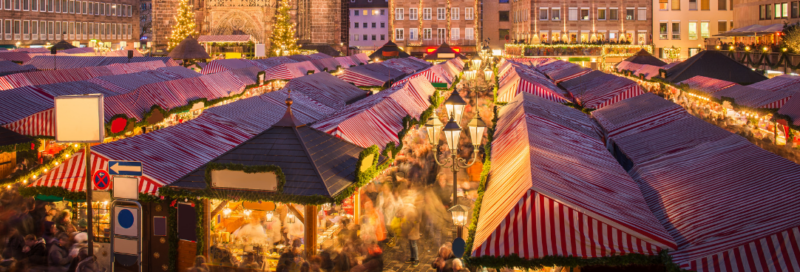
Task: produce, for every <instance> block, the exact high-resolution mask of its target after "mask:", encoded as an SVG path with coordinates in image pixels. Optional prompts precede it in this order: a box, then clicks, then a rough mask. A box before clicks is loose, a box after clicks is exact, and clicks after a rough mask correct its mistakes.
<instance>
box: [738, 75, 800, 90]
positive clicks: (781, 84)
mask: <svg viewBox="0 0 800 272" xmlns="http://www.w3.org/2000/svg"><path fill="white" fill-rule="evenodd" d="M798 85H800V76H790V75H779V76H776V77H773V78H770V79H767V80H764V81H759V82H756V83H753V84H750V85H747V87H751V88H756V89H762V90H766V91H770V92H775V91H780V90H785V89H789V88H791V89H797V88H798Z"/></svg>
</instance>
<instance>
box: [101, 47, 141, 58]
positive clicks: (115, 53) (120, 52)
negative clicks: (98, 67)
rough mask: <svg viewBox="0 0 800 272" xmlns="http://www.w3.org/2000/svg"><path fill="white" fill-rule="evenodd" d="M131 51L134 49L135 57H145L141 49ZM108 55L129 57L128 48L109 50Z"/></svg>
mask: <svg viewBox="0 0 800 272" xmlns="http://www.w3.org/2000/svg"><path fill="white" fill-rule="evenodd" d="M130 51H133V57H144V55H142V53H140V52H139V50H130ZM106 57H126V58H127V57H128V50H125V49H120V50H114V51H108V52H106Z"/></svg>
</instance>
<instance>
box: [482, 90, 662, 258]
mask: <svg viewBox="0 0 800 272" xmlns="http://www.w3.org/2000/svg"><path fill="white" fill-rule="evenodd" d="M494 133H495V135H497V137H496V138H495V139H494V140H493V142H492V148H491V157H492V160H491V161H492V164H491V169H490V170H489V178H488V180H487V181H486V184H485V187H482V188H484V192H481V193H480V194H481V195H482V196H481V197H480V199H479V200H478V202H479V203H480V205H478V206H476V207H475V214H476V216H475V217H474V218H475V219H476V220H477V222H473V224H472V225H471V227H470V237H469V238H468V239H469V240H468V241H467V250H468V255H469V256H468V257H467V263H469V264H471V265H478V266H484V267H491V268H502V267H507V268H514V269H534V270H537V269H540V268H542V267H549V268H550V269H556V270H555V271H559V270H560V269H561V268H579V267H582V266H588V265H592V266H600V267H603V266H626V265H634V264H635V265H639V266H640V268H644V269H656V267H658V266H659V265H662V264H663V262H662V260H661V255H662V254H664V250H671V249H674V248H676V242H675V241H674V239H673V238H672V237H671V236H670V235H669V233H668V232H667V231H666V230H665V229H664V227H663V226H662V225H661V224H660V223H659V221H658V220H657V217H656V216H654V215H653V213H652V212H651V211H650V210H649V208H648V206H647V203H646V202H645V198H644V197H643V196H642V193H641V191H640V190H639V187H638V186H637V185H636V183H635V182H634V181H633V180H632V179H631V178H630V176H628V174H627V173H626V172H625V170H624V169H623V168H622V167H621V166H620V165H619V164H618V163H617V161H616V160H615V159H614V157H612V156H611V154H610V153H609V152H608V150H606V148H605V144H604V142H603V138H602V137H601V135H599V133H598V128H597V127H596V125H595V124H594V122H593V121H592V120H591V119H590V118H589V117H588V116H586V115H585V114H584V113H582V112H580V111H578V110H576V109H572V108H570V107H567V106H564V105H561V104H558V103H556V102H552V101H549V100H547V99H544V98H541V97H538V96H536V95H532V94H528V93H525V94H521V95H518V96H517V97H516V98H515V99H514V100H513V101H511V102H510V103H509V105H507V106H505V107H503V108H502V109H501V110H500V114H499V120H498V121H497V127H496V131H495V132H494ZM567 142H569V143H579V144H564V143H567ZM482 186H483V185H482ZM475 219H474V220H475ZM642 266H643V267H642Z"/></svg>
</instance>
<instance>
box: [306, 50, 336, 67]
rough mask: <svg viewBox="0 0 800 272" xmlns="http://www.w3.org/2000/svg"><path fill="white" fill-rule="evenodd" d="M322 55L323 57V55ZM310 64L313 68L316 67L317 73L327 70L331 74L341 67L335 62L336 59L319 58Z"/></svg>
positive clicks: (312, 60)
mask: <svg viewBox="0 0 800 272" xmlns="http://www.w3.org/2000/svg"><path fill="white" fill-rule="evenodd" d="M318 54H322V53H318ZM323 55H325V54H323ZM310 56H311V55H309V57H310ZM326 56H327V55H326ZM311 63H313V64H314V66H316V67H317V69H318V70H317V71H323V70H327V71H329V72H332V71H336V69H339V67H340V66H341V64H339V62H338V61H336V59H335V58H333V57H327V58H320V59H311Z"/></svg>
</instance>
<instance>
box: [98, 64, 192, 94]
mask: <svg viewBox="0 0 800 272" xmlns="http://www.w3.org/2000/svg"><path fill="white" fill-rule="evenodd" d="M176 70H185V71H183V72H182V73H176V72H175V71H176ZM199 76H201V74H199V73H197V72H195V71H192V70H191V69H187V68H184V67H180V66H176V67H163V68H158V69H155V70H151V71H144V72H138V73H132V74H123V75H112V76H101V77H96V78H92V79H89V80H87V81H88V82H92V83H95V84H98V85H100V86H103V87H104V88H106V89H109V90H112V91H115V92H117V93H127V92H130V91H133V90H136V89H137V88H139V87H141V86H144V85H147V84H153V83H158V82H164V81H170V80H176V79H181V78H191V77H199Z"/></svg>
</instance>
